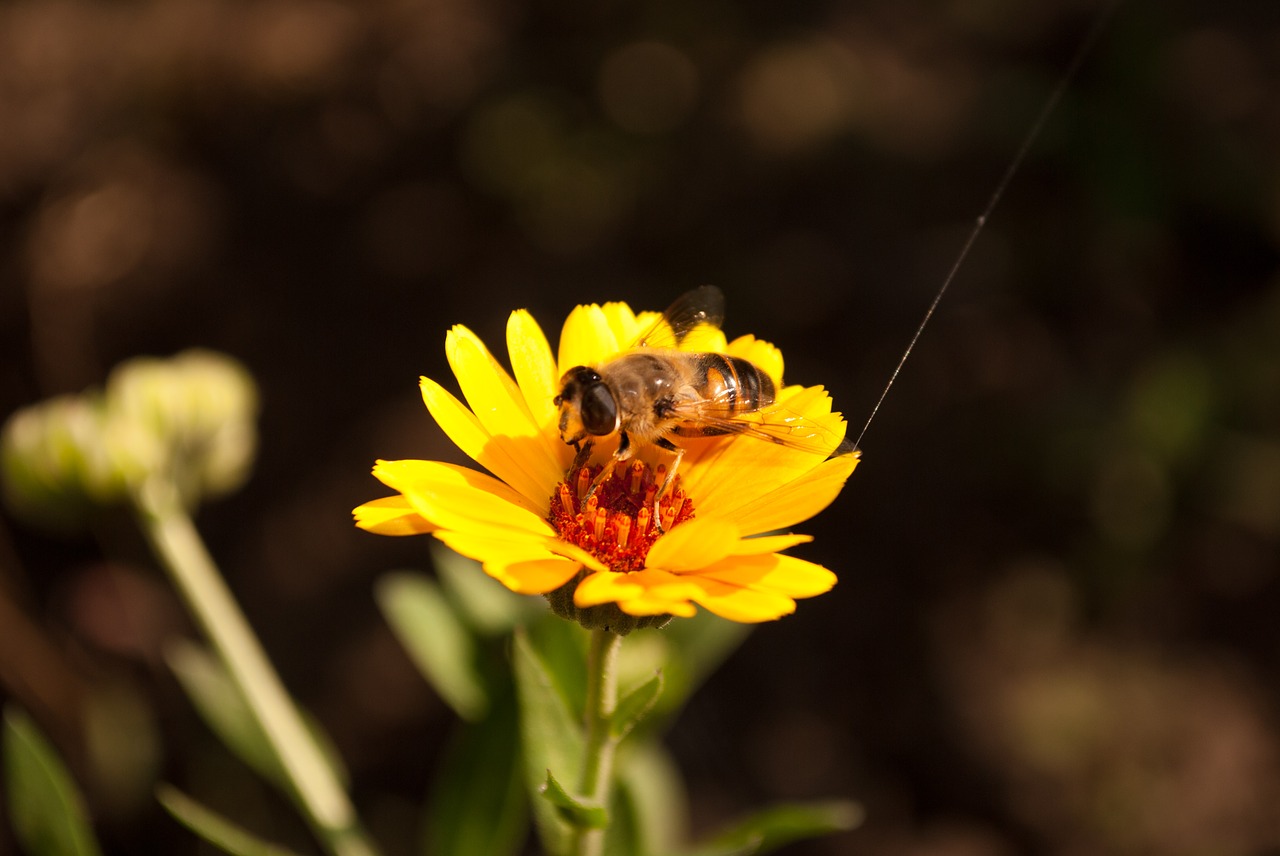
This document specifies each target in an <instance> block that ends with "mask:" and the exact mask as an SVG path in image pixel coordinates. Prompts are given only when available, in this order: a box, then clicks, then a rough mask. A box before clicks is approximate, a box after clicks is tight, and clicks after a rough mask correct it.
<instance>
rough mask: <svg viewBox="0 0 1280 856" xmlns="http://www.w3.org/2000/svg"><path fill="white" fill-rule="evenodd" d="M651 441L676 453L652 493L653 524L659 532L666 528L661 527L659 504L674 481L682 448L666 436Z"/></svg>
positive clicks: (682, 456)
mask: <svg viewBox="0 0 1280 856" xmlns="http://www.w3.org/2000/svg"><path fill="white" fill-rule="evenodd" d="M653 442H654V445H655V446H661V447H662V448H664V449H666V450H667V451H668V452H675V454H676V459H675V460H674V461H672V462H671V467H670V468H669V469H668V470H667V477H666V478H665V479H663V480H662V484H661V485H660V486H659V487H658V492H657V493H655V494H654V495H653V524H654V525H655V526H657V527H658V531H659V532H665V531H666V530H665V529H663V528H662V509H661V508H659V504H660V503H661V502H662V497H663V496H665V495H666V493H667V488H669V487H670V486H671V483H672V482H673V481H675V477H676V470H678V469H679V468H680V462H681V461H682V460H684V449H682V448H680V447H679V446H677V445H676V444H675V443H672V442H671V441H670V440H668V439H667V438H666V437H659V438H658V439H657V440H654V441H653Z"/></svg>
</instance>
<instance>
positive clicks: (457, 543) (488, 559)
mask: <svg viewBox="0 0 1280 856" xmlns="http://www.w3.org/2000/svg"><path fill="white" fill-rule="evenodd" d="M435 536H436V538H438V539H440V540H441V541H443V542H444V543H445V544H447V545H449V547H450V548H451V549H453V550H455V551H456V552H458V553H461V554H462V555H464V556H467V557H469V558H472V559H475V560H476V561H478V562H480V564H481V566H482V567H483V568H484V570H485V573H487V574H488V575H489V576H491V577H493V578H494V579H496V580H498V581H499V582H501V583H502V584H503V585H504V586H506V587H507V588H509V589H511V590H512V591H515V592H519V593H521V594H544V593H546V592H549V591H552V590H553V589H557V588H559V587H560V586H562V585H564V584H565V583H566V582H568V581H569V580H570V579H571V578H572V577H573V575H574V574H576V573H577V572H578V570H579V568H581V567H582V566H581V565H580V564H578V563H577V562H575V561H573V560H571V559H565V558H563V557H561V556H555V555H552V554H551V553H550V552H548V550H547V549H546V547H545V545H544V544H543V543H540V542H538V541H537V540H535V539H532V538H527V539H523V540H522V539H519V538H513V539H510V540H506V539H501V538H495V537H494V536H493V535H492V534H479V535H477V534H472V533H469V532H456V531H450V530H441V531H439V532H436V533H435Z"/></svg>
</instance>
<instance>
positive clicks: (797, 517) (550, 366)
mask: <svg viewBox="0 0 1280 856" xmlns="http://www.w3.org/2000/svg"><path fill="white" fill-rule="evenodd" d="M658 318H659V316H658V315H657V314H656V313H642V314H640V315H637V314H635V313H634V312H632V310H631V309H630V308H629V307H628V306H627V305H626V304H623V303H607V304H605V305H603V306H598V305H590V306H579V307H577V308H576V309H575V310H574V311H573V312H572V313H571V314H570V315H569V317H568V319H567V320H566V321H565V324H564V328H563V330H562V332H561V336H560V344H559V351H558V354H553V353H552V350H551V347H550V345H549V343H548V341H547V338H546V336H545V335H544V334H543V332H542V330H541V328H539V326H538V324H537V322H535V321H534V319H533V317H532V316H531V315H530V314H529V313H528V312H526V311H524V310H519V311H516V312H514V313H512V314H511V317H510V319H509V321H508V323H507V352H508V355H509V357H510V362H511V372H510V373H508V371H507V370H506V369H505V368H504V367H503V366H502V365H501V364H500V363H499V361H498V360H497V359H495V358H494V357H493V356H492V355H491V354H490V352H489V350H488V349H487V348H486V347H485V346H484V344H483V343H482V342H481V341H480V339H479V338H478V337H477V336H476V335H475V334H474V333H472V332H471V331H470V330H468V329H467V328H465V327H462V326H456V327H454V328H453V329H452V330H450V331H449V333H448V335H447V336H446V338H445V351H446V354H447V356H448V359H449V365H450V367H451V368H452V369H453V373H454V375H455V376H456V378H457V380H458V384H459V386H460V387H461V391H462V396H463V398H465V400H466V403H465V404H464V403H463V402H462V401H460V400H459V399H458V398H456V397H455V396H454V395H452V394H451V393H450V392H448V391H447V390H446V389H445V388H444V387H443V386H441V385H440V384H439V383H437V382H435V381H433V380H430V379H428V378H422V381H421V390H422V397H423V400H424V401H425V402H426V405H427V409H428V410H429V411H430V413H431V415H432V416H433V417H434V418H435V420H436V422H437V423H439V425H440V427H441V428H442V429H443V430H444V432H445V433H446V434H447V435H448V436H449V438H450V439H451V440H453V442H454V443H456V444H457V445H458V447H459V448H460V449H462V451H464V452H465V453H466V454H467V455H469V456H470V457H471V458H472V459H473V460H474V461H475V462H476V463H478V464H480V465H481V466H482V467H484V468H485V469H486V470H488V473H485V472H481V471H479V470H475V469H470V468H467V467H460V466H456V465H453V464H447V463H441V462H437V461H417V460H402V461H379V462H378V463H377V465H376V466H375V467H374V470H373V474H374V476H375V477H377V478H378V480H379V481H381V482H382V483H383V484H385V485H386V486H387V487H389V488H391V489H392V490H394V491H395V494H394V495H393V496H389V497H386V498H383V499H377V500H374V501H372V502H368V503H365V504H364V505H361V506H360V507H359V508H357V509H355V518H356V523H357V525H359V526H360V527H362V528H364V529H367V530H369V531H371V532H376V533H380V534H384V535H411V534H420V533H430V534H431V535H433V536H434V537H436V538H438V539H440V540H441V541H443V542H444V543H445V544H447V545H448V546H449V547H451V548H452V549H454V550H456V551H457V552H459V553H461V554H462V555H464V556H468V557H470V558H473V559H476V560H477V561H479V562H480V563H481V564H482V566H483V568H484V570H485V571H486V572H487V573H488V574H489V575H491V576H492V577H494V578H495V579H497V580H498V581H500V582H501V583H503V585H505V586H507V587H508V588H509V589H511V590H513V591H516V592H520V593H524V594H545V595H548V599H549V600H550V601H551V603H552V606H553V608H556V611H557V612H559V613H560V614H562V615H569V616H570V617H573V618H577V619H578V620H580V621H582V622H583V623H584V624H587V625H588V626H593V625H594V626H611V629H615V630H619V631H620V632H625V629H630V628H632V627H635V626H645V624H647V623H652V622H648V621H644V620H643V619H648V618H651V617H652V618H653V619H654V620H655V621H656V620H658V619H659V618H660V619H661V620H666V617H667V616H673V615H674V616H682V617H688V616H691V615H693V614H694V613H695V612H696V608H695V606H694V605H695V604H698V605H701V606H702V607H704V608H706V609H708V610H710V611H711V612H713V613H715V614H717V615H720V616H723V617H724V618H728V619H731V620H734V621H742V622H757V621H767V620H770V619H775V618H778V617H780V616H782V615H785V614H788V613H790V612H792V611H794V609H795V600H796V598H804V597H812V596H814V595H818V594H821V593H823V592H825V591H827V590H829V589H830V588H831V587H832V586H833V585H834V584H835V581H836V578H835V575H834V574H833V573H832V572H831V571H829V570H827V569H826V568H824V567H822V566H820V565H817V564H814V563H812V562H807V561H804V560H802V559H798V558H795V557H793V556H787V555H783V554H782V553H781V552H780V551H782V550H785V549H787V548H789V547H793V546H795V545H797V544H802V543H805V542H807V541H809V540H811V539H810V537H809V536H806V535H796V534H767V535H762V534H761V533H771V532H777V531H778V530H785V529H787V528H788V527H790V526H793V525H795V524H796V523H799V522H801V521H803V520H806V519H808V518H809V517H811V516H813V515H814V514H816V513H818V512H819V511H821V510H822V509H823V508H825V507H826V506H827V505H828V504H830V503H831V501H832V500H833V499H834V498H835V497H836V495H837V494H838V493H839V492H840V489H841V487H842V486H843V485H844V482H845V480H846V479H847V478H848V477H849V474H850V473H852V472H853V468H854V467H855V466H856V464H857V454H856V453H854V454H843V455H836V456H835V457H831V455H832V454H833V453H835V452H836V450H837V448H838V446H839V445H840V443H841V441H842V440H843V438H844V432H845V423H844V420H843V419H842V418H841V417H840V414H838V413H833V412H832V409H831V398H830V396H829V395H827V393H826V392H825V391H824V390H823V389H822V388H821V387H800V386H790V387H784V386H782V384H781V376H782V356H781V354H780V353H779V351H778V350H777V349H776V348H775V347H773V346H772V345H770V344H769V343H767V342H764V341H761V340H758V339H755V338H754V337H752V336H743V337H741V338H738V339H735V340H734V341H732V342H728V341H726V340H725V337H724V334H723V333H721V332H720V331H719V330H718V329H713V328H709V327H708V328H705V329H699V330H698V331H696V333H697V334H696V335H690V336H689V337H688V338H687V339H686V340H685V341H683V342H682V343H681V344H680V346H679V347H680V348H682V349H684V350H691V351H699V352H708V351H714V352H719V353H725V354H728V355H730V356H736V357H741V358H744V359H746V360H748V361H750V362H752V363H753V364H755V365H756V366H758V367H759V368H760V369H761V370H762V371H764V372H766V373H767V374H768V375H769V376H770V377H771V378H772V379H773V380H774V383H775V386H776V388H777V390H778V393H777V401H776V403H775V404H774V405H772V407H771V408H770V409H777V410H779V411H780V412H784V413H786V414H787V415H788V416H789V417H791V418H798V419H800V420H802V421H803V422H804V424H806V425H808V426H811V427H812V429H813V431H814V432H816V437H817V439H816V440H812V441H811V442H809V443H807V444H805V445H804V447H802V448H798V447H796V446H794V445H791V444H786V443H771V442H767V441H765V440H762V439H759V438H756V437H752V436H745V435H740V434H731V435H724V436H717V437H704V438H688V437H675V438H673V439H674V440H675V441H676V442H677V443H678V444H679V445H680V447H681V448H683V449H684V450H685V455H684V458H683V461H682V462H681V463H680V465H679V468H678V470H677V472H676V474H675V476H674V477H673V479H672V482H671V484H670V485H669V486H668V487H667V489H666V490H665V491H662V492H661V496H660V497H659V498H658V499H657V502H656V503H655V496H656V495H657V494H658V493H659V491H660V486H661V485H662V484H663V483H664V480H665V474H666V467H667V466H669V465H670V464H671V463H672V462H673V460H674V457H675V456H674V455H673V454H672V453H671V452H669V451H665V450H663V449H660V448H657V447H654V446H643V445H642V446H639V447H638V448H637V449H636V454H635V456H634V457H633V458H632V459H631V460H630V461H625V462H622V463H620V464H619V465H618V466H617V467H616V468H614V471H613V473H612V474H611V475H610V476H609V477H608V478H607V479H606V480H603V481H601V483H600V484H598V485H595V489H594V490H593V489H592V486H593V483H594V482H596V481H597V480H598V477H599V475H600V473H601V471H602V469H603V465H604V464H606V463H607V462H608V461H609V460H610V459H611V458H612V456H613V453H614V452H615V451H616V449H617V445H618V441H617V438H616V435H615V436H614V437H613V438H611V439H609V440H606V441H602V442H600V443H599V444H597V446H596V447H595V448H594V449H593V451H592V454H591V457H590V460H589V461H587V462H586V464H585V465H584V466H581V467H580V468H579V469H576V470H574V469H572V467H573V464H574V454H575V452H574V448H573V447H571V446H569V445H566V444H565V443H564V442H562V441H561V439H560V436H559V432H558V418H559V413H558V408H557V404H556V396H557V394H558V393H559V392H560V391H561V390H560V384H561V377H562V376H563V374H564V373H565V372H566V371H567V370H569V369H570V368H573V367H576V366H583V365H587V366H592V365H594V366H599V365H601V364H603V363H605V362H607V361H608V360H609V359H610V358H611V357H613V356H615V355H617V354H618V353H620V352H621V351H622V350H623V349H625V348H627V347H629V346H630V345H631V343H633V342H635V341H636V339H637V338H638V337H639V336H640V335H641V334H642V333H643V332H644V331H645V330H647V329H649V328H650V327H651V326H652V325H653V324H654V323H656V322H657V320H658ZM655 506H656V507H655ZM627 616H630V617H635V618H640V619H642V621H641V623H640V624H637V623H636V622H635V621H631V623H630V624H628V623H627V621H626V617H627ZM618 619H622V621H619V620H618ZM620 624H621V625H625V627H621V628H620V627H619V625H620Z"/></svg>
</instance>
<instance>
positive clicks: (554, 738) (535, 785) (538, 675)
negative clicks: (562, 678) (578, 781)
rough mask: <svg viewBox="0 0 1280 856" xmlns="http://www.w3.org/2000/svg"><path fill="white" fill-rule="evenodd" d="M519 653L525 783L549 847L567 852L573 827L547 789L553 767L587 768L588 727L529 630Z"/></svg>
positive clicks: (518, 643)
mask: <svg viewBox="0 0 1280 856" xmlns="http://www.w3.org/2000/svg"><path fill="white" fill-rule="evenodd" d="M513 653H514V660H515V662H514V669H515V676H516V694H517V698H518V699H519V703H520V741H521V746H522V747H523V753H522V754H523V755H524V764H525V784H526V787H527V788H528V791H529V794H530V800H531V802H532V805H533V812H534V819H535V820H536V821H537V824H538V833H539V835H540V836H541V837H542V842H543V849H544V850H546V851H547V852H548V853H563V852H564V851H565V848H566V847H567V846H568V842H569V836H570V834H571V829H570V828H569V826H568V824H566V823H565V822H564V821H563V820H561V819H560V817H559V815H558V814H557V812H556V810H555V808H554V807H553V806H552V805H551V803H549V802H547V801H546V800H544V799H543V798H542V796H541V790H542V785H543V782H544V781H545V780H546V776H547V771H549V770H550V771H556V770H559V771H560V772H561V774H564V773H565V772H566V771H570V772H574V771H577V770H580V769H582V756H583V751H584V749H583V742H584V738H583V734H582V726H581V724H580V723H579V722H578V720H577V717H575V716H574V715H573V714H572V713H570V711H569V706H568V705H567V704H566V703H565V698H564V696H563V695H562V694H561V691H560V689H559V688H558V687H557V686H556V684H555V682H554V680H553V679H552V677H551V674H550V672H548V671H547V666H546V663H545V662H544V661H543V659H542V657H541V656H540V655H539V654H538V652H537V651H535V650H534V649H533V645H532V644H531V643H530V641H529V637H528V636H527V634H525V633H524V632H523V631H517V632H516V635H515V645H514V648H513Z"/></svg>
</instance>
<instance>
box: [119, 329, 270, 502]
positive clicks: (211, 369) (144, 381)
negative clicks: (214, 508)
mask: <svg viewBox="0 0 1280 856" xmlns="http://www.w3.org/2000/svg"><path fill="white" fill-rule="evenodd" d="M257 408H258V395H257V389H256V388H255V386H254V383H253V379H252V378H251V377H250V376H249V373H248V372H247V371H246V370H245V369H244V367H243V366H241V365H240V364H239V363H238V362H236V361H235V360H232V359H231V358H229V357H226V356H223V355H220V354H215V353H213V352H210V351H199V350H192V351H185V352H183V353H181V354H178V355H177V356H175V357H172V358H171V359H167V360H159V359H154V358H138V359H134V360H130V361H128V362H126V363H123V364H121V365H120V366H118V367H117V368H116V369H115V371H113V372H112V373H111V377H110V378H109V379H108V381H107V392H106V413H107V425H108V432H107V447H108V449H109V452H110V455H111V457H112V459H113V460H114V461H116V462H117V466H118V467H120V469H121V471H122V472H123V473H124V476H125V478H126V479H127V480H128V481H129V483H130V484H135V485H136V484H138V483H139V481H138V480H139V479H142V478H146V477H148V475H149V474H163V475H164V476H165V477H167V478H169V479H171V480H173V481H174V483H175V484H176V485H177V487H178V490H179V492H180V493H181V495H182V496H183V498H184V499H185V500H186V501H187V503H188V504H189V505H195V504H197V503H198V502H199V501H200V500H201V499H205V498H209V497H213V496H219V495H222V494H225V493H228V492H230V491H232V490H234V489H236V488H237V487H239V486H240V485H241V484H243V483H244V481H245V479H246V478H247V477H248V475H249V469H250V467H251V466H252V464H253V456H254V452H255V450H256V447H257V430H256V428H255V425H254V419H255V417H256V415H257Z"/></svg>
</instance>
